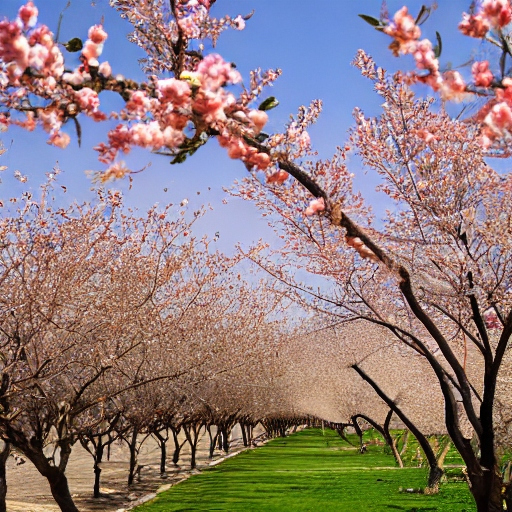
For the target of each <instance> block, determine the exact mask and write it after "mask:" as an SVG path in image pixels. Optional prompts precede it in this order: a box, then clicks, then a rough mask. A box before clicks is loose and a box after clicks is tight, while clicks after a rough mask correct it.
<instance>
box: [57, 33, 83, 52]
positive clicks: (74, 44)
mask: <svg viewBox="0 0 512 512" xmlns="http://www.w3.org/2000/svg"><path fill="white" fill-rule="evenodd" d="M62 46H64V48H66V50H67V51H68V52H71V53H74V52H79V51H80V50H81V49H82V48H83V47H84V43H82V40H81V39H80V38H79V37H73V39H70V40H69V41H68V42H67V43H62Z"/></svg>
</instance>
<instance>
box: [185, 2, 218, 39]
mask: <svg viewBox="0 0 512 512" xmlns="http://www.w3.org/2000/svg"><path fill="white" fill-rule="evenodd" d="M177 7H178V16H177V22H178V26H179V28H180V30H181V31H182V32H183V34H184V35H185V36H186V37H188V38H189V39H195V38H198V37H199V36H200V35H201V25H202V24H203V23H204V22H205V20H206V19H207V17H208V10H209V9H210V1H209V0H179V1H178V6H177Z"/></svg>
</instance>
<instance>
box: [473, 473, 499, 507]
mask: <svg viewBox="0 0 512 512" xmlns="http://www.w3.org/2000/svg"><path fill="white" fill-rule="evenodd" d="M468 478H469V482H470V490H471V494H472V495H473V498H474V499H475V503H476V509H477V512H502V511H503V502H502V497H501V488H502V485H503V483H502V478H501V474H500V471H499V467H498V465H497V464H496V465H495V466H494V468H493V470H487V471H483V472H482V473H481V474H480V475H471V474H469V475H468Z"/></svg>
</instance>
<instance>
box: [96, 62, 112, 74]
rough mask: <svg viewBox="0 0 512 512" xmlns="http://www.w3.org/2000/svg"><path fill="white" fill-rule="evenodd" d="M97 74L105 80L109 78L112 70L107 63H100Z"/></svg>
mask: <svg viewBox="0 0 512 512" xmlns="http://www.w3.org/2000/svg"><path fill="white" fill-rule="evenodd" d="M98 73H99V74H100V75H101V76H104V77H105V78H108V77H109V76H111V75H112V68H111V67H110V64H109V63H108V62H107V61H105V62H102V63H101V64H100V65H99V67H98Z"/></svg>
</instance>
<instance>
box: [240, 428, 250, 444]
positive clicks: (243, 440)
mask: <svg viewBox="0 0 512 512" xmlns="http://www.w3.org/2000/svg"><path fill="white" fill-rule="evenodd" d="M240 428H241V429H242V442H243V443H244V446H245V447H247V446H249V442H248V441H247V432H246V431H245V423H240Z"/></svg>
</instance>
